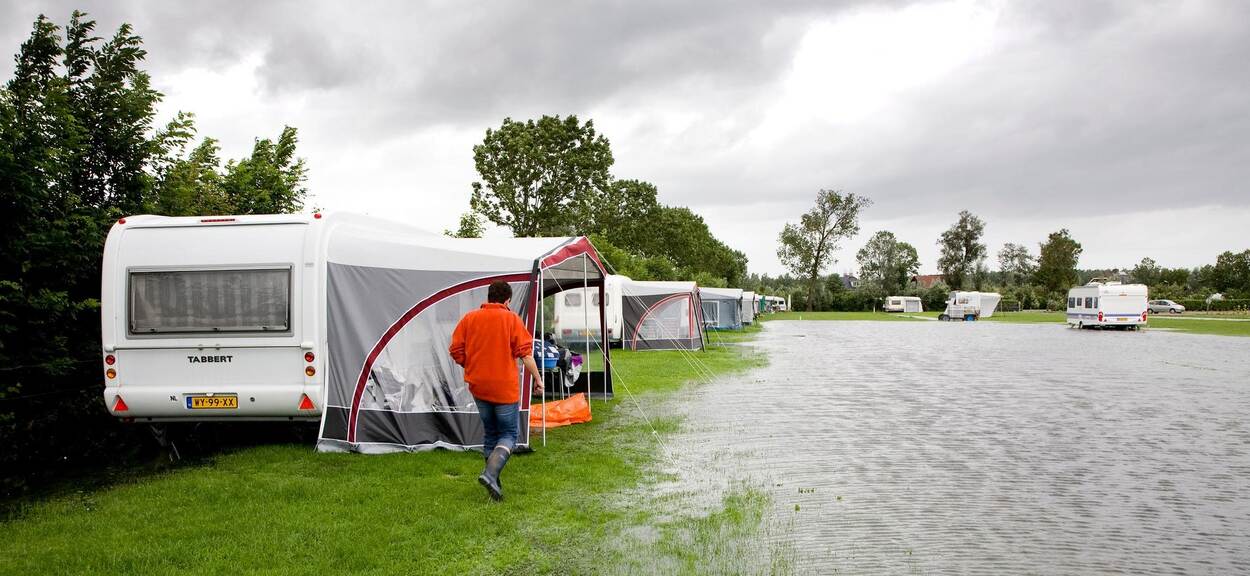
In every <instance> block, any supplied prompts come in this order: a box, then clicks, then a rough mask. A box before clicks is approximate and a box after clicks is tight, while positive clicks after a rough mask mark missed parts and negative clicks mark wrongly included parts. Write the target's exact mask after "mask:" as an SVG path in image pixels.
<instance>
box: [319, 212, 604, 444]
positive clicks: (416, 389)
mask: <svg viewBox="0 0 1250 576" xmlns="http://www.w3.org/2000/svg"><path fill="white" fill-rule="evenodd" d="M326 242H327V244H328V245H327V247H326V260H327V262H326V279H325V284H326V289H325V294H324V298H325V307H326V334H327V340H328V342H327V347H326V350H327V354H328V358H327V368H326V370H327V374H326V384H325V387H326V396H325V398H324V399H323V403H322V405H323V406H325V409H324V413H323V416H322V423H321V431H320V434H319V437H318V442H317V448H318V450H322V451H353V452H366V453H383V452H397V451H418V450H429V449H433V448H449V449H472V448H476V447H480V446H481V439H482V427H481V421H480V420H479V418H478V415H477V408H476V405H475V404H474V401H473V397H472V396H471V395H470V394H469V391H468V387H467V386H466V385H465V383H464V372H463V369H461V368H460V366H458V365H456V364H455V363H454V362H453V361H452V360H451V358H450V356H449V355H448V347H449V345H450V341H451V333H452V330H453V329H454V328H455V326H456V324H457V323H458V322H459V320H460V318H461V317H462V316H464V314H465V313H466V312H469V311H470V310H473V309H476V308H478V307H479V306H480V305H481V304H482V303H483V302H485V301H486V289H487V287H488V286H489V285H490V284H491V283H492V282H494V281H496V280H502V281H505V282H508V283H509V284H511V285H512V290H513V296H512V307H513V309H514V310H515V311H516V312H517V314H519V315H520V316H521V318H522V320H523V321H524V322H525V324H526V326H527V327H528V328H529V329H530V330H531V331H532V332H535V331H536V329H537V328H540V326H539V317H540V316H541V306H540V301H541V298H542V297H545V296H549V295H551V294H554V293H556V292H560V291H562V290H566V289H571V288H575V287H576V288H582V287H583V286H595V287H602V285H603V278H604V276H606V274H607V272H606V271H605V270H604V267H603V265H602V264H601V262H600V259H599V255H598V253H597V252H596V251H595V249H594V246H592V245H591V243H590V241H589V240H587V239H586V238H583V237H576V238H498V239H497V238H490V239H485V238H482V239H461V238H449V237H445V236H440V235H434V234H430V233H425V232H418V231H412V230H411V229H407V228H401V227H395V228H389V229H385V230H382V229H376V228H370V227H366V226H343V227H341V228H339V229H336V230H334V231H333V232H332V233H330V234H329V235H328V236H327V239H326ZM601 296H602V293H601ZM599 313H600V314H602V307H601V308H600V311H599ZM600 318H601V319H602V316H601V317H600ZM536 336H537V334H536ZM601 348H602V350H603V354H604V360H605V364H606V365H607V366H610V363H609V362H610V360H609V359H608V358H607V349H608V345H607V342H606V341H605V342H603V343H601ZM610 374H611V371H610V369H608V370H605V371H604V374H603V375H602V383H603V385H604V386H610ZM529 380H530V379H529V377H528V376H526V375H524V374H522V376H521V381H518V382H517V387H518V389H519V390H520V392H521V394H520V398H521V413H520V423H519V424H520V438H519V443H520V444H521V445H523V446H525V445H529V442H530V439H529V426H528V423H529V409H530V396H531V391H532V390H534V388H533V386H534V384H535V383H533V382H530V381H529ZM588 382H589V380H588Z"/></svg>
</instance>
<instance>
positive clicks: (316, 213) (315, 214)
mask: <svg viewBox="0 0 1250 576" xmlns="http://www.w3.org/2000/svg"><path fill="white" fill-rule="evenodd" d="M313 219H315V220H320V219H321V213H320V212H313Z"/></svg>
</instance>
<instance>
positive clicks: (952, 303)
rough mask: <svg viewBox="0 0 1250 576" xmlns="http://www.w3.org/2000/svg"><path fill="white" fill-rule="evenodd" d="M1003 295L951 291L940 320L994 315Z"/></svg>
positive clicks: (970, 318)
mask: <svg viewBox="0 0 1250 576" xmlns="http://www.w3.org/2000/svg"><path fill="white" fill-rule="evenodd" d="M1002 299H1003V297H1002V296H1001V295H1000V294H998V293H997V292H963V291H955V292H951V293H950V297H949V298H947V299H946V310H944V311H943V312H942V313H941V314H940V315H939V316H938V319H939V320H980V319H982V318H989V317H991V316H993V315H994V310H996V309H998V303H999V302H1000V301H1001V300H1002Z"/></svg>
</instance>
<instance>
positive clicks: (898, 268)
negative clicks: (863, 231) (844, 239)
mask: <svg viewBox="0 0 1250 576" xmlns="http://www.w3.org/2000/svg"><path fill="white" fill-rule="evenodd" d="M856 260H858V262H859V276H860V280H862V281H865V282H868V283H869V284H870V285H872V286H875V287H877V288H878V289H879V290H881V291H882V292H884V293H885V294H883V295H886V296H888V295H890V294H900V293H902V291H903V288H904V287H906V286H907V282H908V281H909V280H910V278H911V277H912V276H914V275H915V274H917V273H918V272H919V271H920V256H919V255H918V254H917V253H916V248H915V247H914V246H912V245H911V244H908V243H906V242H900V241H899V240H898V238H896V237H895V236H894V233H893V232H889V231H886V230H882V231H880V232H877V233H876V234H873V236H872V238H869V239H868V242H867V243H865V244H864V247H863V248H860V250H859V252H858V253H857V254H856Z"/></svg>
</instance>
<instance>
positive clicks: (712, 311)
mask: <svg viewBox="0 0 1250 576" xmlns="http://www.w3.org/2000/svg"><path fill="white" fill-rule="evenodd" d="M703 321H704V322H705V323H707V324H713V325H715V324H719V323H720V306H719V305H718V304H717V303H716V301H715V300H704V301H703Z"/></svg>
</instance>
